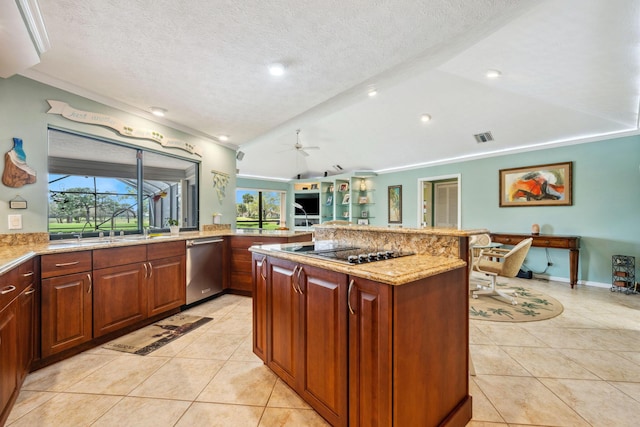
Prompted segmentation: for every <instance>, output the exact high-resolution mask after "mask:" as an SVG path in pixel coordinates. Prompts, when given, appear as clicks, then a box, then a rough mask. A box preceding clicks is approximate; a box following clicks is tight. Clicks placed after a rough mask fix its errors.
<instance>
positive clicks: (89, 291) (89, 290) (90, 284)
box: [87, 273, 93, 294]
mask: <svg viewBox="0 0 640 427" xmlns="http://www.w3.org/2000/svg"><path fill="white" fill-rule="evenodd" d="M87 279H89V289H87V293H88V294H90V293H91V288H92V287H93V280H91V274H90V273H87Z"/></svg>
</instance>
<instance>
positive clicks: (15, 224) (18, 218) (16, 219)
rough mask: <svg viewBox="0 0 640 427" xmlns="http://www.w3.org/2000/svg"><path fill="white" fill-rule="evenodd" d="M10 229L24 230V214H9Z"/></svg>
mask: <svg viewBox="0 0 640 427" xmlns="http://www.w3.org/2000/svg"><path fill="white" fill-rule="evenodd" d="M8 217H9V230H22V215H19V214H18V215H9V216H8Z"/></svg>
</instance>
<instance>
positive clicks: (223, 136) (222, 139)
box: [218, 135, 229, 142]
mask: <svg viewBox="0 0 640 427" xmlns="http://www.w3.org/2000/svg"><path fill="white" fill-rule="evenodd" d="M218 139H219V140H220V141H222V142H225V141H228V140H229V135H219V136H218Z"/></svg>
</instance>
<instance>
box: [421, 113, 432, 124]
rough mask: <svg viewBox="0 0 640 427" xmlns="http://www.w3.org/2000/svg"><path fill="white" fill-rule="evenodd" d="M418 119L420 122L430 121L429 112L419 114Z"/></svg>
mask: <svg viewBox="0 0 640 427" xmlns="http://www.w3.org/2000/svg"><path fill="white" fill-rule="evenodd" d="M420 121H421V122H422V123H427V122H428V121H431V115H429V114H423V115H421V116H420Z"/></svg>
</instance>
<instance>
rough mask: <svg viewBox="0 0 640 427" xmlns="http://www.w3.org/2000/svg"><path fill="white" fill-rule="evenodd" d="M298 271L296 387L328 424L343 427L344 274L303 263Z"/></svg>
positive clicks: (345, 368)
mask: <svg viewBox="0 0 640 427" xmlns="http://www.w3.org/2000/svg"><path fill="white" fill-rule="evenodd" d="M300 270H301V271H300ZM299 271H300V273H299V274H298V273H297V274H296V276H295V277H294V278H295V281H296V284H297V289H298V291H299V293H300V296H301V297H302V301H303V304H302V307H301V312H300V320H299V321H298V322H297V323H299V324H300V327H301V329H302V337H303V338H302V340H301V343H302V346H303V348H302V351H301V353H300V355H299V356H300V358H299V360H298V362H299V363H300V366H299V371H300V372H301V375H299V376H298V381H299V382H298V390H299V393H300V394H301V395H302V396H303V398H304V399H305V400H307V402H309V404H311V406H312V407H313V408H314V409H315V410H316V411H318V412H319V413H320V414H321V415H322V416H323V417H324V418H325V419H327V420H328V421H329V423H331V425H333V426H346V425H347V423H348V417H347V413H348V405H347V385H348V384H347V375H348V374H347V372H348V371H347V361H348V358H347V331H348V328H347V276H346V275H345V274H343V273H337V272H334V271H329V270H325V269H322V268H316V267H310V266H307V265H302V266H301V267H299Z"/></svg>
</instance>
